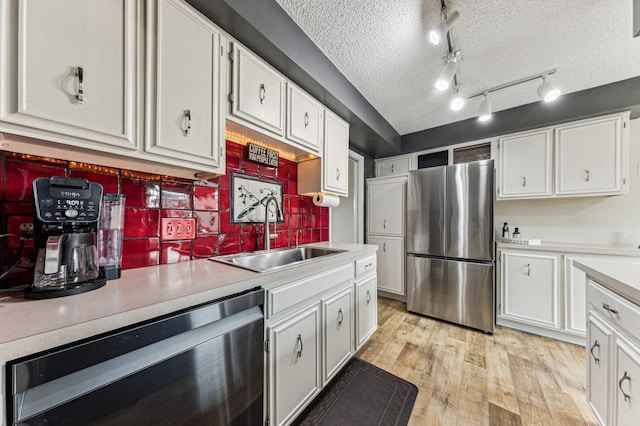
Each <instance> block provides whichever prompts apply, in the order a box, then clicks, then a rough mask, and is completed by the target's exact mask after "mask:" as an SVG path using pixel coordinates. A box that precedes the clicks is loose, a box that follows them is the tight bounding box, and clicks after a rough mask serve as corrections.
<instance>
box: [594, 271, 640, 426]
mask: <svg viewBox="0 0 640 426" xmlns="http://www.w3.org/2000/svg"><path fill="white" fill-rule="evenodd" d="M587 303H588V304H587V307H588V325H587V346H586V357H587V397H588V400H589V404H590V405H591V408H592V409H593V411H594V413H595V414H596V417H597V418H598V421H599V422H600V423H601V424H603V425H620V426H628V425H637V424H638V420H639V419H640V386H638V383H640V331H639V327H638V326H639V325H640V306H638V305H634V304H633V303H631V302H629V301H627V300H626V299H623V298H622V297H620V296H618V295H617V294H614V293H613V292H611V291H609V290H608V289H606V288H604V287H603V286H601V285H600V284H599V283H597V282H595V281H592V280H589V282H588V284H587Z"/></svg>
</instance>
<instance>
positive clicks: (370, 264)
mask: <svg viewBox="0 0 640 426" xmlns="http://www.w3.org/2000/svg"><path fill="white" fill-rule="evenodd" d="M372 266H373V262H371V263H369V264H367V265H364V269H368V268H371V267H372Z"/></svg>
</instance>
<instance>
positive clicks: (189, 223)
mask: <svg viewBox="0 0 640 426" xmlns="http://www.w3.org/2000/svg"><path fill="white" fill-rule="evenodd" d="M161 226H162V230H161V233H160V239H161V240H163V241H164V240H193V239H194V238H196V220H195V219H176V218H168V217H165V218H162V225H161Z"/></svg>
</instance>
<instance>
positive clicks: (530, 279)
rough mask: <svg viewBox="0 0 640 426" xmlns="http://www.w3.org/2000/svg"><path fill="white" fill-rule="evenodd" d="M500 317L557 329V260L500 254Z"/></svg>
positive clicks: (510, 253)
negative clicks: (501, 284) (501, 283)
mask: <svg viewBox="0 0 640 426" xmlns="http://www.w3.org/2000/svg"><path fill="white" fill-rule="evenodd" d="M501 262H502V265H501V269H500V274H501V278H502V280H501V281H502V282H503V283H505V285H504V286H503V288H502V292H501V299H500V316H502V317H504V318H511V319H515V320H517V321H521V322H526V323H530V324H534V325H539V326H543V327H552V328H559V326H560V325H559V314H558V311H559V300H560V292H559V274H558V264H559V256H558V255H554V254H545V253H540V254H538V253H536V254H533V253H522V252H516V251H506V250H505V251H503V252H502V253H501Z"/></svg>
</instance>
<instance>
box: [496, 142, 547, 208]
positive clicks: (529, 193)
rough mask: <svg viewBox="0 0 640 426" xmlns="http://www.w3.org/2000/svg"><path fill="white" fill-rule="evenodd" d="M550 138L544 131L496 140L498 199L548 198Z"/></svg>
mask: <svg viewBox="0 0 640 426" xmlns="http://www.w3.org/2000/svg"><path fill="white" fill-rule="evenodd" d="M552 135H553V133H552V131H551V129H544V130H537V131H532V132H523V133H518V134H515V135H509V136H505V137H502V138H500V139H498V150H499V174H498V176H499V183H498V191H497V197H498V198H499V199H504V198H529V197H547V196H551V194H552V185H551V179H552Z"/></svg>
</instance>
